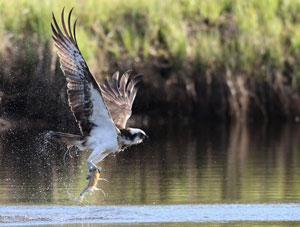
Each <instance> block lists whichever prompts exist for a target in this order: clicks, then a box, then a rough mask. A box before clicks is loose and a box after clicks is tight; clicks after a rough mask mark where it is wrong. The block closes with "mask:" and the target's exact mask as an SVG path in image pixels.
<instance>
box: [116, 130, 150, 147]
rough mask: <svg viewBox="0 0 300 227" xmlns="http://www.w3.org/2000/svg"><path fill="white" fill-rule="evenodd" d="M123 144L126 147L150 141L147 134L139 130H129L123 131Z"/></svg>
mask: <svg viewBox="0 0 300 227" xmlns="http://www.w3.org/2000/svg"><path fill="white" fill-rule="evenodd" d="M121 138H122V143H123V144H124V145H126V146H131V145H135V144H139V143H142V142H144V141H146V140H148V139H149V137H148V136H147V135H146V133H145V132H144V131H143V130H141V129H138V128H128V129H122V130H121Z"/></svg>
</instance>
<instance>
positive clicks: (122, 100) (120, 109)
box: [100, 70, 141, 129]
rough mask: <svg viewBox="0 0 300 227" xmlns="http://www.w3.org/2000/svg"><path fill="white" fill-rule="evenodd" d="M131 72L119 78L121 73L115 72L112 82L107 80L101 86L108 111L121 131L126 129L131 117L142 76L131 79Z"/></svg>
mask: <svg viewBox="0 0 300 227" xmlns="http://www.w3.org/2000/svg"><path fill="white" fill-rule="evenodd" d="M130 75H131V70H129V71H127V72H125V73H124V74H123V75H122V76H121V77H119V72H115V73H114V74H113V76H112V81H111V82H109V80H108V78H106V79H105V80H104V82H103V84H101V85H100V88H101V91H102V96H103V99H104V102H105V104H106V106H107V109H108V111H109V113H110V115H111V117H112V119H113V121H114V123H115V125H116V126H117V127H118V128H119V129H123V128H125V127H126V123H127V121H128V119H129V118H130V116H131V112H132V105H133V102H134V99H135V96H136V93H137V84H138V83H139V82H140V79H141V75H136V76H133V77H131V78H130Z"/></svg>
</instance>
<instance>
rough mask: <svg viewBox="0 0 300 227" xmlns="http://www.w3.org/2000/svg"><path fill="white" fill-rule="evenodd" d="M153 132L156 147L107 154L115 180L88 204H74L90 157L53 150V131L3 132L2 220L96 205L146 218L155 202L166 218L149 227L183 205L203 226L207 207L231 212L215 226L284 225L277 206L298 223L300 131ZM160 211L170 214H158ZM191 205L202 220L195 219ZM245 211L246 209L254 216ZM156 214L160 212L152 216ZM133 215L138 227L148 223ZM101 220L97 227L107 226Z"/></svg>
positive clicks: (179, 128)
mask: <svg viewBox="0 0 300 227" xmlns="http://www.w3.org/2000/svg"><path fill="white" fill-rule="evenodd" d="M145 131H147V133H148V134H149V135H150V138H151V139H150V141H149V142H147V143H146V144H143V145H139V146H136V147H133V148H130V149H127V150H126V151H124V152H122V153H119V154H118V155H116V156H109V157H108V158H106V159H105V160H104V161H103V162H102V163H101V167H102V170H103V171H102V173H101V177H103V178H106V179H107V180H108V181H109V182H99V184H98V185H99V187H101V188H102V189H103V190H104V191H105V192H106V197H104V196H103V194H102V193H101V192H100V191H97V192H94V193H93V194H92V195H87V196H86V197H85V199H84V201H83V202H82V203H80V202H78V201H77V200H76V197H77V196H78V195H79V193H80V191H81V190H82V189H83V188H84V186H85V184H86V181H85V174H86V172H87V171H86V159H87V157H88V155H89V154H88V153H85V152H82V153H79V152H76V151H71V152H70V154H71V156H70V155H66V157H65V158H64V154H65V151H66V149H65V147H64V146H62V145H59V144H45V142H44V138H43V133H44V132H45V130H38V129H30V128H28V129H22V130H13V131H6V132H3V133H2V134H1V136H0V164H1V167H0V205H2V206H1V207H0V217H3V216H5V214H4V213H5V209H6V208H7V209H12V210H15V211H16V212H17V211H18V212H21V213H22V212H23V210H27V211H28V210H29V211H31V213H32V212H33V213H34V210H35V209H38V210H39V209H41V210H44V211H45V209H46V210H47V206H50V207H51V209H52V208H55V207H57V209H59V206H57V205H62V206H63V207H65V206H66V205H67V206H69V205H72V206H75V207H76V206H78V207H77V208H78V209H79V210H80V209H81V207H86V206H88V207H89V206H91V207H92V205H96V206H97V209H98V210H99V209H100V210H101V209H102V208H103V209H104V210H105V209H108V210H109V209H110V208H109V207H110V206H107V205H114V206H118V207H119V206H120V207H123V206H124V205H126V209H129V210H130V209H137V211H139V210H141V207H137V206H133V205H143V206H144V205H147V206H146V208H145V209H146V210H147V209H152V205H156V206H154V207H155V209H156V212H157V217H158V218H157V219H156V220H154V219H149V221H150V222H151V223H160V222H166V223H168V222H171V219H167V220H164V219H163V218H162V217H161V216H162V215H161V216H160V215H159V214H167V213H169V215H163V216H166V217H164V218H168V216H169V218H170V217H173V216H172V213H173V210H172V209H171V207H172V206H171V207H170V205H179V204H180V205H185V206H184V207H182V208H180V209H181V210H182V212H183V217H186V218H188V222H198V221H201V222H203V221H205V220H204V219H203V218H202V219H201V217H203V216H201V215H200V216H199V215H198V213H197V210H199V211H201V214H202V213H205V210H206V211H207V212H208V210H209V209H211V211H212V212H211V213H210V214H211V215H212V214H213V213H214V212H213V211H215V213H217V214H216V215H218V214H224V215H223V216H222V215H221V216H220V218H219V219H215V214H214V215H212V216H210V215H208V217H209V219H208V220H207V221H208V222H209V221H211V222H216V221H217V222H219V221H221V222H222V221H225V222H227V221H239V220H240V221H242V220H243V221H250V220H252V221H255V220H256V221H264V220H267V221H280V220H283V219H274V217H278V215H276V212H275V211H274V210H273V209H276V208H282V210H279V211H278V212H279V213H286V212H287V213H289V214H290V216H286V217H285V219H284V221H297V220H298V221H299V219H300V218H298V217H300V212H299V206H298V204H299V202H300V190H299V188H300V139H299V138H300V125H297V124H293V125H291V124H282V125H274V124H271V125H258V126H257V125H253V124H252V125H250V126H246V125H244V124H232V125H230V124H221V125H220V124H218V125H215V124H197V123H195V124H185V125H176V124H168V125H159V124H156V123H154V124H150V125H149V127H146V128H145ZM264 204H266V207H263V208H262V209H263V210H266V212H269V215H267V213H261V212H258V210H259V207H260V206H264ZM7 205H9V206H8V207H7ZM21 205H22V206H21ZM24 205H25V206H26V207H23V206H24ZM28 205H30V207H29V208H28V207H27V206H28ZM45 205H47V206H45ZM165 205H168V206H167V207H165ZM214 205H216V206H217V207H214ZM235 205H236V206H237V208H236V210H234V209H235V208H234V207H235ZM99 206H100V207H99ZM205 206H211V207H205ZM226 206H232V207H226ZM162 207H163V208H165V210H163V211H161V212H160V209H161V208H162ZM191 207H192V208H193V209H194V211H195V212H196V213H194V214H197V215H195V216H191V215H190V212H189V209H190V208H191ZM206 208H207V209H206ZM88 209H89V210H92V208H88ZM120 209H121V208H120ZM122 209H123V208H122ZM122 209H121V210H122ZM124 209H125V208H124ZM126 209H125V210H126ZM201 209H202V210H201ZM203 209H204V210H203ZM223 209H224V212H225V213H224V212H223V211H222V210H223ZM66 210H68V209H66ZM121 210H119V211H116V212H115V213H112V216H110V217H111V218H112V220H114V221H111V220H110V221H108V222H118V221H117V217H118V215H116V213H118V214H120V215H123V214H122V212H121ZM238 210H245V215H246V216H248V218H246V219H245V218H244V217H243V216H242V215H241V212H238ZM231 211H232V212H233V211H234V212H236V213H237V214H236V215H237V216H236V217H237V218H234V215H233V213H231V215H230V212H231ZM252 211H256V216H255V215H254V216H255V217H256V218H254V219H251V217H252V216H253V215H251V212H252ZM273 211H274V212H275V213H273ZM128 212H129V211H128ZM226 212H229V214H228V215H227V214H226ZM46 213H47V212H46ZM99 213H101V212H99ZM129 213H131V212H129ZM113 214H114V215H113ZM146 214H147V215H148V213H147V212H146ZM152 214H155V212H154V213H151V214H150V216H149V215H148V216H149V217H151V215H152ZM225 214H226V215H225ZM272 214H274V215H273V218H271V216H272ZM66 215H67V214H66ZM21 216H22V215H21ZM154 216H155V215H154ZM196 216H197V217H198V216H199V219H197V218H196ZM226 217H230V218H229V219H228V218H226ZM264 217H265V218H264ZM295 217H297V218H295ZM47 218H48V219H51V217H47ZM114 218H116V219H114ZM128 218H129V216H128ZM131 218H132V220H133V221H132V223H137V222H140V221H141V219H139V218H137V217H131ZM140 218H141V217H140ZM190 218H191V219H190ZM33 219H34V217H33ZM54 219H55V218H54ZM144 219H145V218H144ZM51 220H52V219H51ZM99 220H100V221H99ZM101 220H102V219H99V218H98V219H96V221H95V222H97V223H99V222H100V223H102V222H103V221H101ZM145 220H146V219H145ZM172 220H173V222H176V219H174V218H173V219H172ZM45 221H47V220H45ZM177 221H178V222H182V221H186V220H182V219H180V220H177ZM58 222H59V221H58ZM76 222H80V220H77V219H76ZM83 222H86V221H83ZM122 222H124V223H126V221H124V220H123V221H122ZM2 223H4V224H5V221H3V220H2ZM2 223H1V221H0V225H1V224H2ZM7 223H8V221H7ZM66 223H72V222H69V221H67V222H66ZM39 224H43V222H41V223H39ZM48 224H51V223H48ZM260 224H262V223H260ZM260 224H259V225H260ZM277 224H278V225H279V226H280V223H277Z"/></svg>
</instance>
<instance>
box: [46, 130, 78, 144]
mask: <svg viewBox="0 0 300 227" xmlns="http://www.w3.org/2000/svg"><path fill="white" fill-rule="evenodd" d="M46 137H47V139H48V140H50V141H55V142H63V143H65V144H66V145H67V146H75V145H76V144H77V143H78V142H79V141H80V140H81V138H82V136H80V135H74V134H70V133H64V132H54V131H49V132H48V133H47V134H46Z"/></svg>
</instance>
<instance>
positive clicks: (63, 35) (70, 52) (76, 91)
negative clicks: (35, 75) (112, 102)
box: [51, 9, 116, 136]
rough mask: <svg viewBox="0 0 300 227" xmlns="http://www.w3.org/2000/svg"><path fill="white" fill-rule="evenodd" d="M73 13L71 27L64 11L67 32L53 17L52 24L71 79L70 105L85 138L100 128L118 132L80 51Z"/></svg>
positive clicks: (62, 66) (64, 67)
mask: <svg viewBox="0 0 300 227" xmlns="http://www.w3.org/2000/svg"><path fill="white" fill-rule="evenodd" d="M72 10H73V9H72ZM72 10H71V11H70V13H69V17H68V28H66V24H65V21H64V9H63V10H62V13H61V21H62V27H63V31H64V32H62V31H61V29H60V27H59V26H58V24H57V22H56V19H55V17H54V15H53V14H52V17H53V24H52V23H51V27H52V31H53V36H52V38H53V40H54V43H55V46H56V48H57V54H58V56H59V57H60V64H61V69H62V71H63V72H64V74H65V76H66V79H67V87H68V90H67V92H68V102H69V106H70V108H71V110H72V112H73V114H74V116H75V119H76V121H77V123H78V125H79V128H80V130H81V133H82V135H84V136H86V135H89V134H90V131H91V130H92V129H93V128H94V127H98V126H99V127H104V126H105V127H108V128H109V129H113V130H116V128H115V125H114V123H113V121H112V119H111V117H110V115H109V112H108V111H107V108H106V106H105V103H104V102H103V98H102V96H101V91H100V89H99V86H98V84H97V82H96V80H95V79H94V77H93V76H92V74H91V73H90V70H89V68H88V66H87V64H86V62H85V60H84V58H83V56H82V54H81V52H80V50H79V48H78V45H77V41H76V29H75V28H76V22H77V20H76V21H75V23H74V26H73V32H72V28H71V22H70V21H71V15H72Z"/></svg>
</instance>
